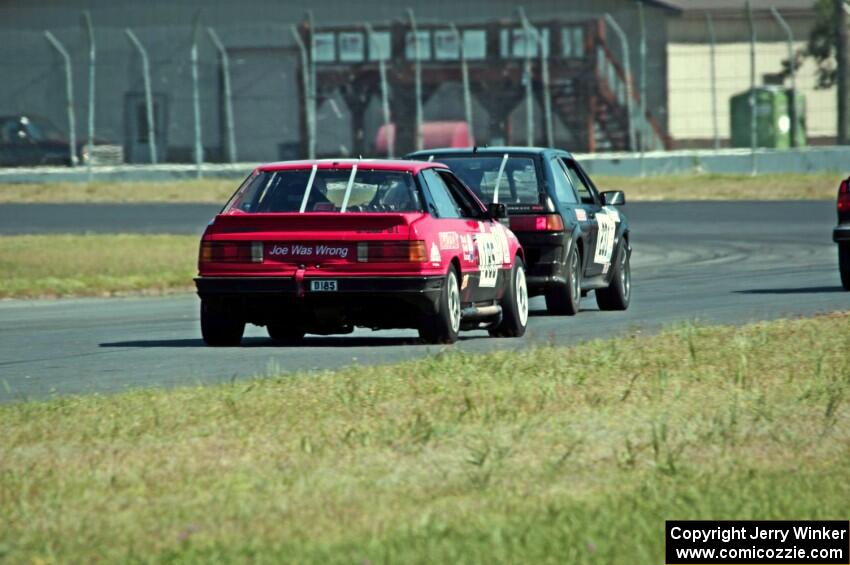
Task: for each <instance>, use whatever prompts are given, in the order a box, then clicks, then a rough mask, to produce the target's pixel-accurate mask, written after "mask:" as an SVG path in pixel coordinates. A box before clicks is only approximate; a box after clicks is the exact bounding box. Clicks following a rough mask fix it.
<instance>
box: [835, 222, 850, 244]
mask: <svg viewBox="0 0 850 565" xmlns="http://www.w3.org/2000/svg"><path fill="white" fill-rule="evenodd" d="M832 241H834V242H836V243H844V242H850V224H847V225H841V226H838V227H837V228H835V229H834V230H832Z"/></svg>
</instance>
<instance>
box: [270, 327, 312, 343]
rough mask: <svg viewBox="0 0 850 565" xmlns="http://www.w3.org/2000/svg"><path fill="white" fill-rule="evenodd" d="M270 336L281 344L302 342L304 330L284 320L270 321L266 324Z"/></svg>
mask: <svg viewBox="0 0 850 565" xmlns="http://www.w3.org/2000/svg"><path fill="white" fill-rule="evenodd" d="M266 331H267V332H269V337H270V338H272V339H273V340H274V341H275V342H276V343H279V344H281V345H285V344H293V343H300V342H301V341H302V340H303V339H304V333H305V332H304V330H303V329H301V328H300V327H298V326H294V325H292V324H287V323H284V322H269V323H268V324H267V325H266Z"/></svg>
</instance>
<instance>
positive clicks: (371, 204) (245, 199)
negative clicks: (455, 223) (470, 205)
mask: <svg viewBox="0 0 850 565" xmlns="http://www.w3.org/2000/svg"><path fill="white" fill-rule="evenodd" d="M351 172H352V169H303V170H285V171H261V172H259V173H257V174H255V175H253V176H252V177H250V178H249V179H248V180H246V181H245V183H244V184H243V185H242V186H241V187H240V188H239V190H238V191H237V192H236V194H234V195H233V198H231V200H230V202H229V203H228V205H227V206H226V207H225V212H235V213H246V214H252V213H278V212H304V213H310V212H324V213H327V212H421V211H422V210H423V208H422V198H421V196H420V194H419V189H418V188H417V186H416V182H415V181H414V179H413V175H412V174H410V173H408V172H401V171H370V170H364V169H358V170H357V171H356V172H355V173H354V176H353V178H352V174H351Z"/></svg>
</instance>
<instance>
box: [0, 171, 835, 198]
mask: <svg viewBox="0 0 850 565" xmlns="http://www.w3.org/2000/svg"><path fill="white" fill-rule="evenodd" d="M593 178H594V181H595V182H596V184H597V185H598V186H599V187H600V189H601V190H614V189H620V190H625V191H626V193H627V194H626V196H627V199H628V200H629V201H644V200H801V199H816V200H831V199H834V198H835V195H836V192H837V190H838V183H839V182H840V181H841V178H842V175H841V174H840V173H810V174H802V173H801V174H769V175H758V176H755V177H752V176H749V175H719V174H697V175H672V176H660V177H646V178H639V177H609V176H601V175H599V176H594V177H593ZM239 182H240V181H238V180H227V179H203V180H183V181H176V182H121V183H112V182H92V183H69V182H64V183H51V184H44V183H42V184H0V204H4V203H36V202H60V203H61V202H126V203H133V202H206V203H216V204H224V202H226V201H227V199H228V198H229V197H230V196H231V195H232V194H233V193H234V192H235V191H236V188H237V187H238V186H239Z"/></svg>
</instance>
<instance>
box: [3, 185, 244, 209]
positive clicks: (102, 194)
mask: <svg viewBox="0 0 850 565" xmlns="http://www.w3.org/2000/svg"><path fill="white" fill-rule="evenodd" d="M240 182H241V181H240V180H236V179H203V180H181V181H176V182H102V181H98V182H92V183H77V182H59V183H49V184H47V183H34V184H0V204H8V203H48V202H52V203H70V202H119V203H120V202H126V203H137V202H204V203H216V204H223V203H224V202H226V201H227V199H228V198H230V196H231V195H232V194H233V193H234V192H236V189H237V188H239V184H240Z"/></svg>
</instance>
